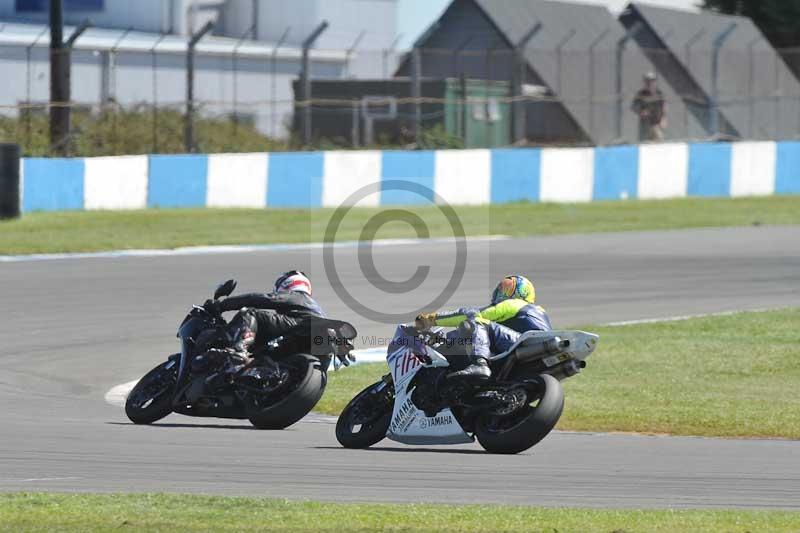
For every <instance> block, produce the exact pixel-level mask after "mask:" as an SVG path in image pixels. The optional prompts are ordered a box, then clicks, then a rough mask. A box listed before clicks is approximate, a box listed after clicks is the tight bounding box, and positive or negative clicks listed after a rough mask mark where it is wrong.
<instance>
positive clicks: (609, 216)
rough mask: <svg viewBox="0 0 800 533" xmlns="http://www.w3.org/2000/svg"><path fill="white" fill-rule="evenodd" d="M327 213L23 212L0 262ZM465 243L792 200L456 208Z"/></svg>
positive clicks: (774, 213) (347, 229) (709, 221)
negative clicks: (9, 257)
mask: <svg viewBox="0 0 800 533" xmlns="http://www.w3.org/2000/svg"><path fill="white" fill-rule="evenodd" d="M408 210H410V211H412V212H413V213H415V214H417V215H419V217H420V218H421V219H422V220H423V221H424V223H425V228H424V229H426V230H427V231H425V232H423V233H422V235H425V234H429V235H430V236H432V237H450V236H452V230H451V228H450V225H449V223H448V221H447V220H446V219H445V217H444V216H442V214H441V213H440V212H439V210H438V209H437V208H436V207H430V206H425V207H412V208H408ZM333 212H334V210H332V209H315V210H293V209H269V210H267V209H175V210H160V209H151V210H143V211H127V212H124V211H123V212H120V211H94V212H80V211H79V212H55V213H28V214H25V215H24V216H23V217H22V218H21V219H19V220H13V221H3V222H0V254H28V253H50V252H92V251H102V250H122V249H136V248H176V247H181V246H200V245H221V244H263V243H298V242H321V241H322V240H323V239H324V235H325V229H326V227H327V225H328V221H329V220H330V218H331V216H332V214H333ZM378 212H380V209H374V208H373V209H370V208H356V209H353V210H352V211H351V212H350V214H349V215H348V216H347V217H345V219H344V220H343V222H342V226H341V229H340V231H339V232H338V234H337V235H336V239H337V240H340V241H341V240H357V239H360V238H361V232H362V229H363V228H364V226H365V224H366V223H367V221H368V220H369V219H370V218H372V217H373V216H374V215H375V214H376V213H378ZM456 213H457V215H458V217H459V219H460V220H461V223H462V224H463V225H464V230H465V232H466V234H467V235H511V236H520V237H521V236H528V235H552V234H566V233H589V232H605V231H634V230H657V229H682V228H695V227H716V226H746V225H752V224H800V196H783V197H770V198H740V199H697V198H694V199H680V200H657V201H626V202H592V203H588V204H526V203H521V204H510V205H495V206H481V207H457V208H456ZM419 229H420V228H413V227H411V226H409V225H407V224H403V223H390V224H387V225H385V226H383V227H382V228H381V231H380V232H379V234H378V237H379V238H393V237H398V238H399V237H416V236H418V235H419V233H418V231H417V230H419Z"/></svg>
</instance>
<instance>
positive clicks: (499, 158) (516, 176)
mask: <svg viewBox="0 0 800 533" xmlns="http://www.w3.org/2000/svg"><path fill="white" fill-rule="evenodd" d="M541 160H542V151H541V150H539V149H524V148H520V149H505V150H492V189H491V197H490V198H491V202H492V203H498V204H500V203H507V202H520V201H525V200H527V201H531V202H537V201H539V182H540V176H541V174H540V172H541ZM465 185H466V184H465Z"/></svg>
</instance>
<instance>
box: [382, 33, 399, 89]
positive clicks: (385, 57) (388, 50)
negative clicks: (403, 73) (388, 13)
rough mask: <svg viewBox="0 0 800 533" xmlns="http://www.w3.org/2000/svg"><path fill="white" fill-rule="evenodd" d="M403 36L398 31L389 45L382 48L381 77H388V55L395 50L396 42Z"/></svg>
mask: <svg viewBox="0 0 800 533" xmlns="http://www.w3.org/2000/svg"><path fill="white" fill-rule="evenodd" d="M402 38H403V34H402V33H400V34H398V35H397V37H395V38H394V41H392V44H390V45H389V48H384V50H383V77H384V79H386V78H388V77H389V55H390V54H394V52H395V50H396V49H397V43H399V42H400V39H402Z"/></svg>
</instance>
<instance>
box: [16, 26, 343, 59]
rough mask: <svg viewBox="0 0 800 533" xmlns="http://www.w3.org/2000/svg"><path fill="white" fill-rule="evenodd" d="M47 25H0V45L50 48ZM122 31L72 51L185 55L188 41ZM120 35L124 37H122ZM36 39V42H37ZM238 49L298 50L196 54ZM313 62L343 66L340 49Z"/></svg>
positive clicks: (213, 43)
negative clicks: (156, 52) (154, 50)
mask: <svg viewBox="0 0 800 533" xmlns="http://www.w3.org/2000/svg"><path fill="white" fill-rule="evenodd" d="M49 29H50V28H49V26H46V25H41V24H16V23H13V24H12V23H0V46H1V45H16V46H30V45H33V44H34V43H36V46H37V47H49V46H50V31H49ZM74 31H75V26H65V27H64V38H65V39H67V38H69V36H70V35H72V33H73V32H74ZM124 33H125V32H124V31H121V30H110V29H102V28H89V29H88V30H86V32H85V33H84V34H83V35H81V36H80V38H78V40H77V41H76V42H75V46H74V48H75V49H76V50H112V49H115V48H116V50H119V51H120V52H151V51H153V47H154V46H155V45H156V44H157V47H156V48H155V49H156V51H158V52H159V53H168V54H169V53H172V54H185V53H186V49H187V47H188V39H187V38H186V37H182V36H179V35H166V36H163V37H162V35H160V34H157V33H147V32H140V31H132V32H129V33H128V34H127V35H124ZM123 35H124V37H123ZM37 39H38V40H37ZM237 50H238V55H239V56H240V57H250V58H264V59H266V58H271V57H272V56H273V54H275V57H276V58H277V59H284V60H286V59H290V60H292V59H293V60H300V58H301V57H302V54H303V51H302V49H300V48H298V47H295V46H290V45H287V46H281V47H280V48H277V49H276V48H275V44H273V43H267V42H263V41H239V40H237V39H231V38H228V37H215V36H208V37H205V38H204V39H203V40H201V41H200V42H199V43H198V44H197V53H198V54H204V55H221V56H230V55H232V54H233V53H234V51H237ZM310 57H311V59H312V60H313V61H317V62H320V61H323V62H332V63H343V62H344V61H345V60H346V52H345V51H344V50H314V49H312V50H311V52H310Z"/></svg>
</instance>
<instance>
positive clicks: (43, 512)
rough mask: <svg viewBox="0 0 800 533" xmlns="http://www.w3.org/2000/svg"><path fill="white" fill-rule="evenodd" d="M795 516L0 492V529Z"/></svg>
mask: <svg viewBox="0 0 800 533" xmlns="http://www.w3.org/2000/svg"><path fill="white" fill-rule="evenodd" d="M798 529H800V513H791V512H780V511H733V510H724V511H705V510H699V511H694V510H693V511H669V510H667V511H631V510H591V509H541V508H535V507H511V506H489V505H464V506H454V505H416V504H407V505H388V504H373V505H366V504H332V503H317V502H288V501H282V500H268V499H260V498H258V499H257V498H225V497H211V496H185V495H164V494H141V495H139V494H136V495H118V494H109V495H61V494H3V495H0V531H14V532H28V531H42V532H45V531H46V532H60V531H81V532H86V533H91V532H99V531H165V532H170V533H171V532H174V531H180V532H194V531H408V532H414V531H530V532H539V531H541V532H556V531H557V532H569V531H575V532H581V533H590V532H608V533H611V532H617V533H622V532H634V531H642V532H645V531H652V532H674V531H695V532H706V531H708V532H711V531H714V532H716V531H726V532H731V533H734V532H742V533H744V532H754V531H770V532H781V531H786V532H789V531H797V530H798Z"/></svg>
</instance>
